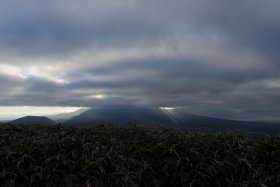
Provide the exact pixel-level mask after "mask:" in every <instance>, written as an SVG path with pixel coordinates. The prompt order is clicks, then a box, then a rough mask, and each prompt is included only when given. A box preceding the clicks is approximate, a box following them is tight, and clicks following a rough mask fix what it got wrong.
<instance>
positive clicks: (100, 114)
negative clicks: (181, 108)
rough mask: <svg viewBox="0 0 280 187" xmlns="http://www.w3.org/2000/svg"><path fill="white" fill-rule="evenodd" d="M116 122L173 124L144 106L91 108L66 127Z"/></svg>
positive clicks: (163, 115)
mask: <svg viewBox="0 0 280 187" xmlns="http://www.w3.org/2000/svg"><path fill="white" fill-rule="evenodd" d="M101 121H102V122H112V121H114V122H116V123H118V124H122V125H125V124H128V123H129V122H135V123H141V124H153V125H155V124H161V125H165V124H172V123H173V122H172V120H171V119H170V118H169V117H168V116H167V115H165V113H164V112H163V111H162V110H160V109H158V108H154V107H142V106H127V105H124V106H101V107H94V108H91V109H89V110H87V111H85V112H83V113H81V114H80V115H77V116H76V117H74V118H72V119H70V120H68V121H66V122H65V123H64V125H66V126H78V127H88V126H92V125H96V124H98V123H99V122H101Z"/></svg>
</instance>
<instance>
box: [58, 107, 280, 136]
mask: <svg viewBox="0 0 280 187" xmlns="http://www.w3.org/2000/svg"><path fill="white" fill-rule="evenodd" d="M99 122H116V123H118V124H119V125H122V126H125V125H127V124H129V122H136V123H138V124H141V125H143V126H149V127H171V128H176V129H181V130H199V131H221V130H233V131H238V132H241V133H247V134H260V133H261V134H263V133H267V134H275V133H280V124H279V123H267V122H252V121H238V120H229V119H220V118H214V117H206V116H200V115H194V114H189V113H187V112H185V111H183V110H180V109H173V110H165V109H160V108H155V107H142V106H103V107H94V108H91V109H89V110H87V111H85V112H82V113H81V114H79V115H77V116H75V117H73V118H71V119H70V120H68V121H65V122H64V123H63V125H65V126H74V127H89V126H93V125H96V124H98V123H99Z"/></svg>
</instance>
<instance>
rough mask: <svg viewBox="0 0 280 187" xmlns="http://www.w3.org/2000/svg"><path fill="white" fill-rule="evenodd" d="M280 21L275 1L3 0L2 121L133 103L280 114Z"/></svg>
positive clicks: (239, 114)
mask: <svg viewBox="0 0 280 187" xmlns="http://www.w3.org/2000/svg"><path fill="white" fill-rule="evenodd" d="M279 23H280V1H278V0H211V1H209V0H172V1H170V0H118V1H116V0H80V1H76V0H48V1H43V0H25V1H21V0H1V2H0V87H1V88H2V91H1V92H0V106H1V107H0V119H1V117H2V118H4V117H7V116H9V115H12V113H13V109H14V111H16V112H15V113H17V114H18V115H19V114H20V111H21V108H22V106H24V111H23V113H24V114H26V113H29V112H30V113H32V114H34V113H38V114H39V113H40V114H41V113H50V112H54V111H55V112H60V111H61V112H65V111H69V108H71V109H70V110H71V111H72V110H74V109H77V108H80V107H93V106H98V105H114V104H128V103H129V104H133V105H134V104H135V105H146V106H152V107H174V108H175V107H181V108H182V107H183V108H185V110H186V111H187V112H189V113H195V114H201V115H207V116H215V117H222V118H229V119H243V120H280V71H279V70H280V24H279ZM34 107H35V108H34ZM53 107H54V108H53ZM58 109H59V110H58ZM9 111H10V112H9ZM23 113H22V115H23Z"/></svg>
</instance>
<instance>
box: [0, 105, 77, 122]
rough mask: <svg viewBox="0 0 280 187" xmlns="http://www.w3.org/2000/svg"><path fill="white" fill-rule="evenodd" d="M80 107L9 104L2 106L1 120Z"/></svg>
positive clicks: (68, 110) (72, 110)
mask: <svg viewBox="0 0 280 187" xmlns="http://www.w3.org/2000/svg"><path fill="white" fill-rule="evenodd" d="M79 109H80V108H79V107H36V106H9V107H0V120H10V119H14V118H18V117H23V116H27V115H34V116H43V115H52V114H59V113H68V112H74V111H76V110H79Z"/></svg>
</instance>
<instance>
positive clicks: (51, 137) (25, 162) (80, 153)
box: [0, 124, 280, 187]
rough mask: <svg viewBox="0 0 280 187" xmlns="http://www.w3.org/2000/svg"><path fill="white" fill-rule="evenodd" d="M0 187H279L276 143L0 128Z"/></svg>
mask: <svg viewBox="0 0 280 187" xmlns="http://www.w3.org/2000/svg"><path fill="white" fill-rule="evenodd" d="M0 144H1V146H0V171H1V175H0V186H21V187H25V186H114V187H130V186H131V187H132V186H139V187H146V186H149V187H158V186H174V187H181V186H182V187H183V186H192V187H200V186H254V187H264V186H280V167H279V166H280V159H279V158H280V139H279V137H278V136H264V137H262V138H258V139H249V138H247V137H246V136H242V135H238V134H236V133H229V132H227V133H225V132H223V133H210V134H208V133H203V134H201V133H189V132H183V131H176V130H172V129H165V128H142V127H137V126H131V127H128V128H120V127H117V126H115V125H98V126H96V127H94V128H63V127H60V126H51V127H50V126H22V125H18V126H17V125H3V124H2V125H0Z"/></svg>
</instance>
